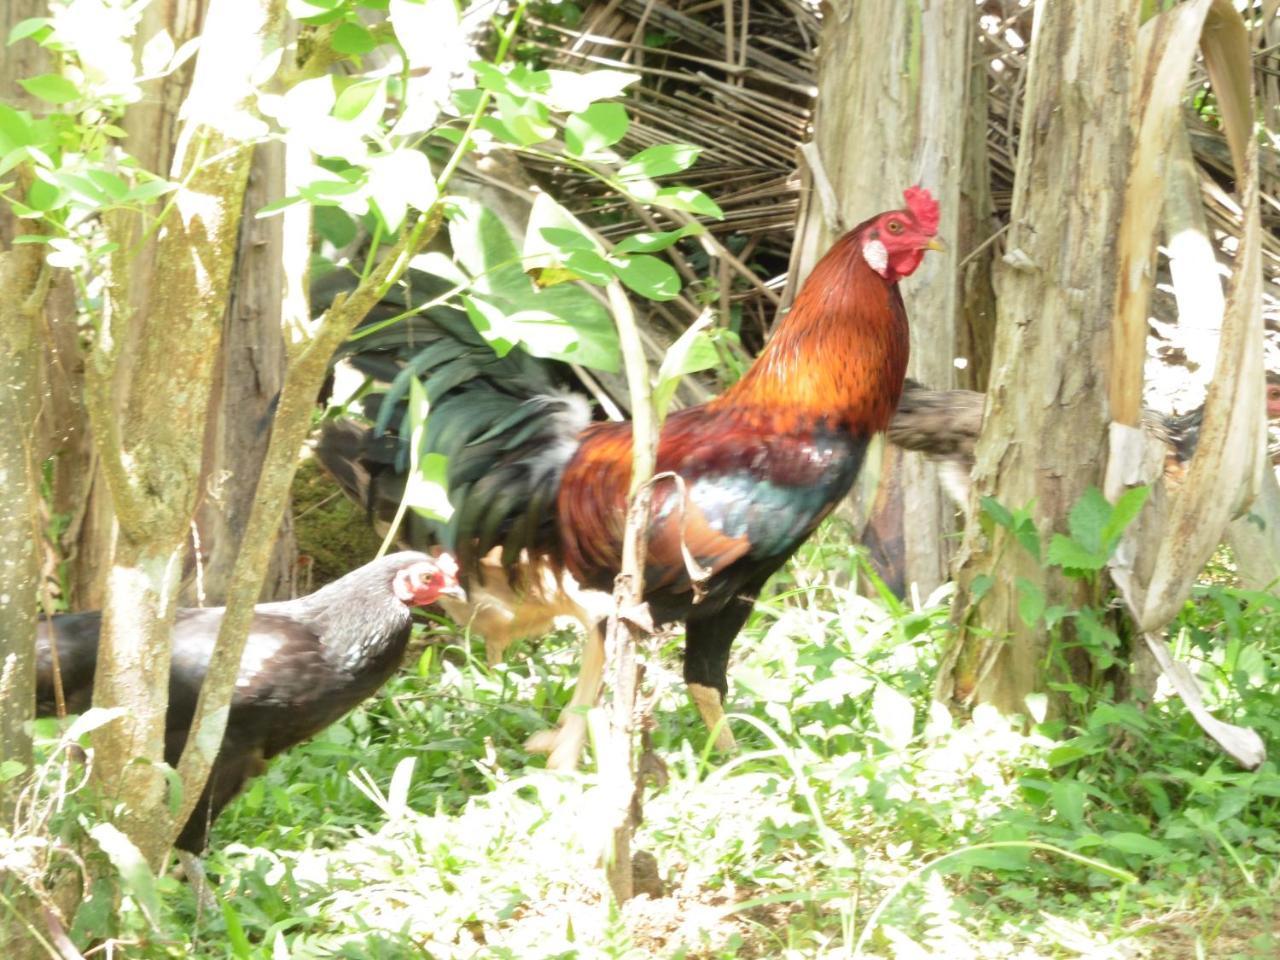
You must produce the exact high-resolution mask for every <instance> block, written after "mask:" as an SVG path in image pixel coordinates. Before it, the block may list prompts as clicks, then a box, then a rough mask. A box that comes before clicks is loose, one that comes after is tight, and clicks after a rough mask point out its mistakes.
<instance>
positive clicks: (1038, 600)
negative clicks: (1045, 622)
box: [1014, 577, 1045, 627]
mask: <svg viewBox="0 0 1280 960" xmlns="http://www.w3.org/2000/svg"><path fill="white" fill-rule="evenodd" d="M1014 582H1015V583H1016V584H1017V587H1018V619H1019V620H1021V621H1022V622H1023V623H1024V624H1026V625H1027V626H1028V627H1034V626H1035V625H1036V624H1037V623H1039V622H1040V617H1041V616H1043V615H1044V602H1045V601H1044V591H1043V590H1041V589H1040V587H1039V586H1037V585H1036V584H1035V583H1032V582H1031V581H1030V580H1028V579H1027V578H1026V577H1018V579H1017V580H1015V581H1014Z"/></svg>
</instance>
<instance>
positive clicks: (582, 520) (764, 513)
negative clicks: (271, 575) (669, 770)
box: [317, 187, 939, 767]
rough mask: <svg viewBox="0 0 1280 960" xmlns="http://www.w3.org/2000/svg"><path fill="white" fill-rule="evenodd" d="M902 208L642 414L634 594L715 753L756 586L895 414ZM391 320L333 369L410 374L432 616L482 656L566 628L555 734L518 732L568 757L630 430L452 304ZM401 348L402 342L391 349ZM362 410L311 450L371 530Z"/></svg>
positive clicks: (385, 450)
mask: <svg viewBox="0 0 1280 960" xmlns="http://www.w3.org/2000/svg"><path fill="white" fill-rule="evenodd" d="M904 198H905V201H906V202H905V206H904V207H903V208H902V209H898V210H891V211H888V212H885V213H881V214H878V215H877V216H875V217H872V218H871V219H869V220H867V221H865V222H864V223H862V224H860V225H859V226H857V227H855V228H854V229H853V230H851V231H850V232H849V233H847V234H845V235H844V236H843V237H842V238H840V239H839V240H838V241H837V242H836V243H835V245H834V246H833V247H832V248H831V250H830V251H828V252H827V254H826V255H825V256H824V257H823V258H822V259H821V260H820V261H819V262H818V264H817V265H816V266H815V267H814V269H813V272H812V274H811V275H810V276H809V278H808V279H807V280H806V282H805V284H804V286H803V288H802V289H801V291H800V294H799V296H798V297H797V298H796V301H795V305H794V307H793V308H792V310H791V312H790V313H789V314H788V315H787V316H786V317H785V318H784V319H783V320H782V321H781V322H780V323H779V325H778V327H777V329H776V331H775V333H774V335H773V337H772V339H771V340H770V342H769V344H768V345H767V346H766V347H765V349H764V351H763V352H762V353H761V354H760V356H759V357H758V358H757V359H756V361H755V363H754V364H753V365H752V366H751V368H750V369H749V370H748V371H747V373H746V374H745V375H744V376H743V377H742V379H741V380H740V381H738V383H736V384H735V385H733V386H732V387H731V388H730V389H729V390H727V391H726V392H725V393H724V394H723V395H722V396H720V397H718V398H716V399H714V400H712V401H710V402H709V403H706V404H702V405H699V406H695V407H690V408H687V409H684V410H679V411H676V412H674V413H672V414H671V415H670V416H669V417H668V418H667V419H666V421H665V422H664V424H663V426H662V431H661V436H660V439H659V442H658V450H657V471H658V473H660V474H666V475H667V479H660V480H658V482H657V483H656V485H655V487H654V489H653V502H652V510H651V514H650V518H649V532H648V543H647V555H646V561H645V578H644V579H645V582H644V589H645V593H644V596H645V600H646V601H647V603H648V605H649V608H650V610H651V612H652V614H653V619H654V621H655V623H658V624H668V623H676V622H683V623H684V626H685V658H684V679H685V681H686V684H687V685H688V690H689V693H690V696H691V697H692V699H693V700H694V703H695V705H696V706H697V707H698V709H699V712H700V713H701V714H702V717H703V719H704V721H705V722H706V724H707V726H708V727H709V728H711V729H712V730H719V731H720V733H719V736H718V738H717V745H719V746H722V747H729V746H732V744H733V739H732V735H731V734H730V733H729V731H728V728H727V727H726V726H724V709H723V700H724V697H725V696H726V695H727V691H728V681H727V666H728V661H729V652H730V648H731V646H732V644H733V641H734V638H735V637H736V636H737V635H738V632H739V630H741V629H742V627H743V625H744V624H745V623H746V620H747V617H748V615H749V614H750V613H751V610H752V606H753V603H754V601H755V598H756V596H757V595H758V594H759V593H760V591H761V589H762V588H763V587H764V585H765V583H766V581H768V579H769V578H770V577H771V576H772V575H773V574H774V573H775V572H776V571H777V570H778V569H779V568H780V567H781V566H782V565H783V564H784V563H785V562H786V561H787V559H788V558H789V557H790V556H791V555H792V554H793V553H795V551H796V549H797V548H798V547H799V546H800V545H801V544H802V543H803V542H804V541H805V539H806V538H808V537H809V535H810V534H812V533H813V531H814V529H815V528H816V527H817V526H818V524H819V523H820V522H821V521H822V520H823V518H824V517H826V516H827V515H828V514H829V513H830V512H831V510H832V508H833V507H834V506H835V505H836V504H837V503H838V502H839V501H840V500H841V499H842V498H843V497H844V496H845V495H846V494H847V493H848V492H849V489H850V487H851V486H852V484H853V481H854V478H855V477H856V476H857V474H858V470H859V468H860V466H861V464H862V459H863V454H864V452H865V450H866V447H867V443H868V441H869V440H870V439H871V437H872V435H873V434H875V433H877V432H878V431H882V430H884V429H885V427H886V426H888V424H889V421H890V419H891V417H892V416H893V412H894V409H895V408H896V407H897V403H898V396H899V393H900V392H901V390H902V384H903V378H904V376H905V373H906V366H907V354H908V330H907V316H906V311H905V309H904V307H903V303H902V297H901V294H900V293H899V291H898V286H897V284H898V281H899V280H901V279H902V278H903V277H906V276H909V275H910V274H911V273H912V272H913V271H914V270H915V269H916V268H917V267H918V266H919V265H920V262H921V260H922V259H923V257H924V254H925V251H927V250H930V249H939V246H938V244H937V242H936V241H935V240H934V235H935V234H936V232H937V227H938V205H937V203H936V201H935V200H934V199H933V197H931V196H930V194H929V192H928V191H927V190H925V189H923V188H920V187H912V188H911V189H909V190H907V191H906V192H905V194H904ZM396 306H397V307H399V305H396ZM390 312H394V311H390ZM406 331H408V332H406V333H404V334H402V335H401V340H400V343H398V344H395V343H392V342H390V341H389V340H387V339H386V337H387V335H388V333H389V330H383V331H381V333H380V334H379V336H380V337H382V338H383V339H381V340H379V341H374V343H373V346H372V349H370V350H369V351H368V354H367V355H365V356H363V357H362V356H361V355H360V354H357V355H356V356H354V357H353V361H354V362H355V364H356V366H357V367H358V368H359V369H362V370H364V371H365V372H366V373H369V374H372V375H375V376H378V377H381V378H383V379H390V378H391V376H392V375H395V374H397V373H398V371H399V370H400V369H401V368H406V369H410V370H411V371H412V372H414V373H416V374H420V375H421V376H422V377H423V383H424V386H425V388H426V391H427V394H428V396H429V398H430V400H431V411H430V416H429V418H428V423H427V429H426V435H425V437H424V440H423V448H422V452H423V453H442V454H444V455H446V456H447V457H448V458H449V459H448V472H447V487H448V494H449V500H450V502H451V503H452V505H453V508H454V513H453V516H452V518H451V520H450V521H449V522H448V523H447V524H433V523H431V522H428V521H424V520H422V518H420V517H419V518H416V519H415V521H414V523H415V526H414V527H413V528H412V529H411V530H410V532H409V535H408V540H409V542H410V543H411V544H412V545H413V546H415V547H419V548H423V547H426V546H428V545H430V544H441V545H443V546H444V547H446V548H447V549H449V550H451V551H453V552H455V553H456V554H457V556H458V559H459V562H460V564H461V568H462V575H463V582H464V584H465V586H466V588H467V594H468V598H469V605H467V606H463V605H459V604H452V605H450V604H446V605H445V609H446V610H447V611H448V612H450V613H451V615H453V616H455V618H456V619H458V620H459V622H461V623H468V624H470V625H471V628H472V629H473V630H474V631H475V632H477V633H479V634H480V635H482V636H484V637H485V639H486V647H487V652H488V654H489V656H490V658H491V659H494V658H495V657H497V656H500V655H501V653H502V651H503V649H504V648H505V646H506V645H507V644H508V643H510V642H511V641H512V640H514V639H518V638H520V637H524V636H531V635H536V634H538V633H542V632H546V631H547V629H548V628H549V627H550V625H551V621H552V619H553V618H554V617H555V616H557V615H560V614H569V615H572V616H574V617H577V618H578V619H579V620H580V621H581V622H582V623H583V624H584V625H585V626H586V629H587V640H586V646H585V649H584V655H583V662H582V666H581V673H580V677H579V682H578V684H577V687H576V689H575V691H574V695H573V698H572V701H571V703H570V705H569V707H568V708H567V709H566V711H565V712H564V714H563V715H562V717H561V721H560V726H559V728H558V730H556V731H554V732H550V733H548V734H546V735H535V737H534V738H533V740H531V741H530V743H529V744H528V746H529V747H530V749H533V750H535V751H539V752H546V753H548V754H549V759H548V765H549V766H553V767H572V766H573V765H574V764H575V763H576V762H577V760H578V756H579V754H580V752H581V748H582V745H583V741H584V739H585V732H586V720H585V717H584V716H583V713H584V711H583V710H582V709H580V708H582V707H586V706H590V705H592V704H594V703H595V701H596V699H597V698H598V695H599V691H600V686H601V681H602V674H603V662H604V648H603V641H602V637H601V633H600V621H601V620H602V618H603V617H604V615H605V614H606V612H607V610H608V593H607V591H609V590H611V588H612V585H613V581H614V578H615V577H616V575H617V573H618V570H619V567H620V562H621V547H622V538H623V527H624V520H625V515H626V509H627V493H628V489H629V486H630V482H631V470H632V433H631V424H630V423H627V422H597V423H592V422H591V412H590V407H589V405H588V403H587V401H586V400H585V399H584V398H583V397H581V396H578V395H576V394H571V393H566V392H565V391H564V389H563V384H564V382H565V377H564V375H563V374H562V373H560V372H558V371H557V368H556V366H555V365H554V364H552V363H549V362H548V361H543V360H537V359H535V358H533V357H530V356H529V355H528V354H525V353H524V352H523V351H521V350H519V349H518V348H517V349H513V350H511V351H510V352H509V353H508V354H507V355H506V356H505V357H502V358H501V359H499V358H498V357H496V355H495V354H494V353H493V351H492V349H491V348H490V347H489V346H488V345H487V343H485V342H484V341H483V340H482V339H481V338H480V337H479V336H478V335H477V334H476V332H475V331H474V330H473V329H471V328H470V324H469V323H468V322H467V320H466V319H465V317H460V316H459V315H457V314H456V312H453V313H449V312H441V311H439V310H435V311H433V312H432V313H431V314H429V315H428V316H426V317H415V318H414V323H412V324H410V325H409V326H408V327H406ZM408 339H413V340H414V341H416V343H417V346H418V348H419V351H420V352H417V353H416V355H413V358H412V359H411V360H406V355H405V354H404V353H403V344H404V341H407V340H408ZM361 349H362V350H363V349H364V348H361ZM398 350H399V351H400V352H398ZM398 375H399V378H400V379H399V381H398V382H400V383H403V380H404V376H405V374H404V373H402V372H400V373H399V374H398ZM364 412H365V414H366V415H367V416H368V417H369V418H370V419H373V420H375V427H374V428H365V427H360V426H358V425H356V424H355V423H353V422H351V421H349V420H347V421H344V420H338V421H332V422H330V423H329V424H328V425H327V427H326V429H325V430H324V432H323V434H322V436H321V439H320V442H319V444H318V448H317V455H318V457H319V459H320V461H321V463H322V464H324V466H325V467H326V468H327V469H328V470H329V471H330V472H331V473H332V474H333V475H334V476H335V478H336V479H337V480H338V481H339V484H340V485H341V486H342V487H343V488H344V489H345V490H346V491H347V492H348V493H349V494H350V495H351V496H353V497H354V498H356V499H357V500H358V501H359V502H361V503H363V504H365V505H366V507H367V508H368V509H369V511H370V513H371V514H373V515H375V516H376V517H379V518H381V519H383V520H388V519H390V517H391V516H392V515H393V514H394V509H395V505H396V503H398V500H399V494H400V492H401V491H402V490H403V489H404V479H403V470H404V467H405V464H406V463H407V462H408V456H407V452H406V449H405V447H406V443H405V439H404V437H405V436H406V435H407V431H405V430H403V429H402V430H401V431H400V432H401V436H400V437H399V438H392V437H389V436H386V435H379V432H378V429H377V428H378V427H379V426H382V425H386V424H389V423H390V422H391V421H392V420H393V419H394V418H393V417H392V415H391V412H390V411H389V410H388V408H387V406H386V397H385V396H383V397H376V396H375V397H373V398H370V400H367V401H366V404H365V410H364ZM686 551H687V555H688V558H689V560H691V561H692V562H688V561H687V560H686Z"/></svg>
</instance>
